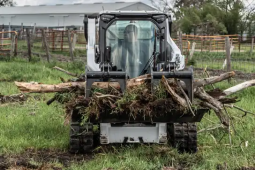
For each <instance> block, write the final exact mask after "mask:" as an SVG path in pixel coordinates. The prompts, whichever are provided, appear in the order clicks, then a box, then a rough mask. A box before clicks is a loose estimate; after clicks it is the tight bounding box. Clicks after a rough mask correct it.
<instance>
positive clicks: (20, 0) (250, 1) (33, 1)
mask: <svg viewBox="0 0 255 170" xmlns="http://www.w3.org/2000/svg"><path fill="white" fill-rule="evenodd" d="M14 1H15V2H16V3H17V6H24V5H41V4H46V5H55V4H73V3H94V2H104V3H106V2H116V1H124V2H134V1H136V2H137V1H141V2H144V3H146V4H148V5H151V2H150V0H14ZM169 1H170V0H169ZM241 1H243V2H244V3H245V6H248V7H251V6H253V7H254V6H255V0H241Z"/></svg>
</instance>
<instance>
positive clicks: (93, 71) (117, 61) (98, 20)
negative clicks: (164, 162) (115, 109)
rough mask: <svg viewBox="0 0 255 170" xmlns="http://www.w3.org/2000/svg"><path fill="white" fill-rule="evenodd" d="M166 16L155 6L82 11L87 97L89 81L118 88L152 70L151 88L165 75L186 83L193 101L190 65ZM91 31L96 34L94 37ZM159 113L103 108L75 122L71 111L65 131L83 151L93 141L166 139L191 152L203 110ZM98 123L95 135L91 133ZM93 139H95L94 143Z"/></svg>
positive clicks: (75, 147) (161, 141)
mask: <svg viewBox="0 0 255 170" xmlns="http://www.w3.org/2000/svg"><path fill="white" fill-rule="evenodd" d="M171 22H172V21H171V17H170V16H169V15H166V14H164V13H161V12H156V11H109V12H108V11H107V12H102V13H100V14H99V16H97V17H88V16H85V19H84V31H85V38H86V40H87V42H88V45H87V65H86V73H85V74H86V97H89V96H90V94H91V87H92V84H93V83H94V82H109V81H113V82H118V83H119V84H120V87H121V90H122V92H124V91H125V89H126V82H127V80H128V79H129V78H134V77H137V76H139V75H143V74H151V84H152V87H151V88H152V91H153V88H154V86H155V84H156V83H157V82H158V81H159V80H160V79H161V78H162V76H163V75H164V76H165V77H166V78H178V79H180V80H182V81H184V82H185V84H186V87H187V91H186V93H187V95H188V96H189V98H190V100H191V101H192V100H193V70H192V68H189V69H184V68H185V60H184V56H183V55H182V54H181V51H180V50H179V48H178V47H177V46H176V44H175V43H174V41H173V40H172V39H171V37H170V33H171ZM96 30H98V32H97V33H98V36H99V39H98V40H96ZM160 112H161V113H160V116H158V117H156V118H155V119H153V122H152V120H151V118H150V117H144V116H140V117H139V116H137V117H136V119H132V118H131V117H130V116H129V115H128V114H127V115H123V114H121V115H118V114H114V115H113V114H110V112H109V111H105V112H102V113H101V114H100V117H99V118H97V119H96V118H93V117H91V118H89V122H87V123H85V124H84V125H80V121H81V115H79V114H78V111H74V112H73V115H72V123H71V131H70V151H71V152H74V153H77V152H88V151H90V150H91V149H92V148H93V146H94V143H98V142H100V144H110V143H159V144H167V143H168V142H169V143H170V144H172V145H173V146H174V147H178V148H179V149H180V150H185V151H191V152H196V150H197V131H196V125H195V123H194V122H199V121H200V120H201V119H202V117H203V115H204V113H205V112H206V110H197V111H196V115H195V116H193V115H192V114H191V113H188V114H185V115H183V114H182V113H179V112H178V111H175V110H173V111H171V113H169V112H167V113H166V111H160ZM93 125H98V126H99V134H95V133H94V132H93ZM96 141H98V142H96Z"/></svg>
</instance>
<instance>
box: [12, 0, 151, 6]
mask: <svg viewBox="0 0 255 170" xmlns="http://www.w3.org/2000/svg"><path fill="white" fill-rule="evenodd" d="M14 1H16V3H17V6H24V5H41V4H47V5H54V4H73V3H94V2H104V3H106V2H116V1H123V2H124V1H125V2H134V1H136V2H137V1H141V2H144V3H148V4H151V3H150V0H14Z"/></svg>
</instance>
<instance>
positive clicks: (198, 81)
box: [194, 71, 235, 89]
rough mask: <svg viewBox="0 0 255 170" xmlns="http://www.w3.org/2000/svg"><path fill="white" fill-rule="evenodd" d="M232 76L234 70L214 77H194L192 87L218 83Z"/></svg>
mask: <svg viewBox="0 0 255 170" xmlns="http://www.w3.org/2000/svg"><path fill="white" fill-rule="evenodd" d="M233 76H235V72H233V71H231V72H227V73H224V74H221V75H220V76H215V77H210V78H205V79H196V80H195V81H194V89H195V88H197V87H201V86H205V85H209V84H214V83H218V82H221V81H223V80H226V79H229V78H231V77H233Z"/></svg>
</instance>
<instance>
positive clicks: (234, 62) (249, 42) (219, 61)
mask: <svg viewBox="0 0 255 170" xmlns="http://www.w3.org/2000/svg"><path fill="white" fill-rule="evenodd" d="M227 37H228V38H229V40H230V46H231V50H230V51H231V55H230V61H231V70H233V71H242V72H244V73H253V72H255V51H254V38H255V37H241V36H239V35H222V36H194V35H182V37H181V38H180V37H177V38H175V39H174V41H175V42H176V44H177V45H178V46H179V48H180V49H182V52H183V54H184V55H185V56H186V61H187V64H192V65H194V67H195V68H205V67H207V68H209V69H217V70H224V71H226V69H227V67H226V56H227V55H226V54H227V53H226V38H227ZM180 40H182V42H181V43H180ZM187 42H189V43H187ZM185 44H190V45H189V46H187V45H185ZM190 61H192V62H190Z"/></svg>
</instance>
